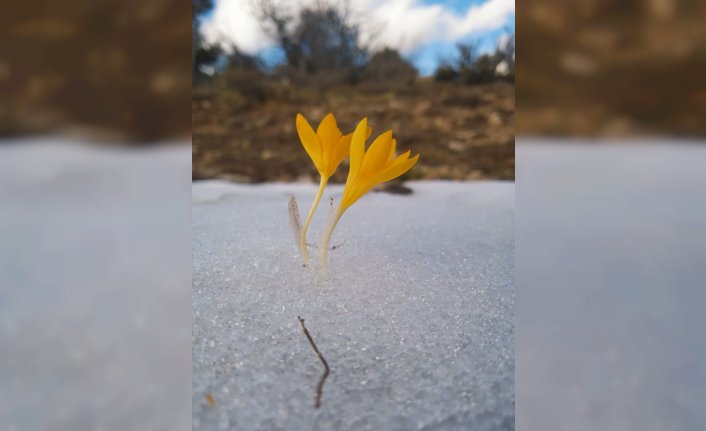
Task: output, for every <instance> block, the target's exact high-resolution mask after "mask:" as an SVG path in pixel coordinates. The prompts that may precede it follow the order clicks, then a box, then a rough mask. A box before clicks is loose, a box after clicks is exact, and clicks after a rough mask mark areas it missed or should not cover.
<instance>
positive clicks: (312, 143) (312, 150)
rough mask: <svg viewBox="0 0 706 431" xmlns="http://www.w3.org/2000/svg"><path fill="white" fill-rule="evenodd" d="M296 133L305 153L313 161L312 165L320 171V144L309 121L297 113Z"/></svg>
mask: <svg viewBox="0 0 706 431" xmlns="http://www.w3.org/2000/svg"><path fill="white" fill-rule="evenodd" d="M297 133H299V140H301V142H302V145H303V146H304V149H305V150H306V153H307V154H308V155H309V157H311V160H312V161H313V162H314V166H316V169H318V170H319V171H321V168H322V163H321V144H320V143H319V138H318V137H317V136H316V133H314V129H312V128H311V126H310V125H309V122H308V121H306V118H304V116H303V115H302V114H297Z"/></svg>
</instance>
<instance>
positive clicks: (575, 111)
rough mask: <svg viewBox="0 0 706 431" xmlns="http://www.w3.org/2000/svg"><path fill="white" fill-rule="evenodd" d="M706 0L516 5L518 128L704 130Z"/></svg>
mask: <svg viewBox="0 0 706 431" xmlns="http://www.w3.org/2000/svg"><path fill="white" fill-rule="evenodd" d="M704 20H706V2H703V1H700V0H630V1H611V0H581V1H576V2H564V1H561V0H535V1H532V2H530V3H528V4H526V5H523V8H522V10H521V11H520V13H518V15H517V28H518V34H519V39H520V54H519V57H518V74H517V85H518V91H517V100H518V103H517V106H518V111H519V116H518V123H517V131H518V134H521V135H541V136H548V135H550V136H590V137H627V136H680V137H697V136H698V137H703V136H705V135H706V121H704V118H706V80H704V79H703V77H704V72H705V71H706V26H705V25H704Z"/></svg>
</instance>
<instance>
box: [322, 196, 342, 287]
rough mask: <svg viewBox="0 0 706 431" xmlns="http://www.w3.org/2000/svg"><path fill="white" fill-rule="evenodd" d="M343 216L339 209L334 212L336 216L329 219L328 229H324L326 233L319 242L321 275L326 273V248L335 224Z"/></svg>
mask: <svg viewBox="0 0 706 431" xmlns="http://www.w3.org/2000/svg"><path fill="white" fill-rule="evenodd" d="M342 215H343V211H341V208H339V209H338V211H336V214H335V215H334V216H333V217H332V218H331V222H330V223H329V225H328V227H327V228H326V233H324V238H323V240H322V241H321V262H320V267H321V274H322V275H326V272H327V271H328V246H329V244H330V243H331V237H332V236H333V230H334V229H335V228H336V224H338V221H339V220H340V219H341V216H342Z"/></svg>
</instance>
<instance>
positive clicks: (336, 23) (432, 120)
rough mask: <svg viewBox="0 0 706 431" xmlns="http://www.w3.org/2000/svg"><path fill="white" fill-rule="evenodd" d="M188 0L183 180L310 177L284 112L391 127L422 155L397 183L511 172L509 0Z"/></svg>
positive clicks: (290, 117) (341, 174) (290, 116)
mask: <svg viewBox="0 0 706 431" xmlns="http://www.w3.org/2000/svg"><path fill="white" fill-rule="evenodd" d="M192 5H193V10H194V15H193V28H194V33H193V37H194V41H193V54H192V59H193V85H194V87H193V94H192V115H193V117H192V119H193V178H194V179H209V178H222V179H228V180H233V181H239V182H262V181H310V180H316V179H317V178H318V176H317V174H316V171H315V169H314V167H313V164H312V163H311V161H310V160H308V157H307V155H306V153H305V152H304V151H302V148H301V144H300V143H299V138H298V136H297V132H296V129H295V127H294V119H295V115H296V114H297V112H301V113H302V114H304V116H305V117H306V118H307V119H308V120H309V121H310V123H312V125H313V126H314V127H316V125H317V124H318V122H319V121H320V120H321V119H322V118H323V116H324V115H326V114H327V113H328V112H333V113H334V114H335V116H336V118H337V119H338V122H339V127H340V128H341V129H342V131H343V132H344V133H349V132H351V131H352V130H353V129H354V127H355V125H356V124H357V122H358V121H360V120H361V119H362V118H363V117H366V116H367V117H368V119H369V123H370V124H371V126H372V127H373V129H374V132H373V133H374V134H376V135H377V134H378V133H382V132H383V131H385V130H389V129H392V130H393V131H394V133H395V135H396V136H397V140H398V147H399V148H400V149H411V150H412V152H413V153H417V152H419V153H421V154H422V159H421V163H419V164H417V166H415V168H414V169H413V170H412V171H410V172H409V173H407V174H406V175H405V177H404V178H402V179H453V180H474V179H505V180H511V179H513V178H514V128H515V103H514V94H515V87H514V76H515V66H514V64H515V38H514V2H512V1H507V0H486V1H479V0H465V1H451V0H448V1H406V0H392V1H386V2H375V1H372V0H371V1H368V0H365V1H336V0H331V1H307V0H301V1H295V2H291V1H275V0H193V1H192ZM345 175H346V173H345V169H339V170H338V172H337V174H336V175H335V176H334V179H333V180H334V181H336V182H342V181H343V180H345Z"/></svg>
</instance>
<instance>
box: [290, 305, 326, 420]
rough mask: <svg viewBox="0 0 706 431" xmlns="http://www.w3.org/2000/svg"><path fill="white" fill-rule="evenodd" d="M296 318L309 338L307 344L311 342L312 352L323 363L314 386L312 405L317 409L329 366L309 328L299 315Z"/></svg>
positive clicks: (319, 405)
mask: <svg viewBox="0 0 706 431" xmlns="http://www.w3.org/2000/svg"><path fill="white" fill-rule="evenodd" d="M297 319H299V323H301V324H302V329H303V330H304V335H306V338H308V339H309V344H311V347H312V348H313V349H314V352H316V356H318V357H319V360H320V361H321V362H322V363H323V364H324V374H323V375H322V376H321V379H319V384H318V385H317V386H316V400H315V402H314V407H316V408H317V409H318V408H319V407H321V395H322V393H323V391H324V382H325V381H326V377H328V374H329V367H328V363H327V362H326V359H324V355H322V354H321V352H320V351H319V348H318V347H316V343H314V340H313V339H312V338H311V334H309V330H308V329H306V326H305V325H304V319H302V318H301V317H299V316H297Z"/></svg>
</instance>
